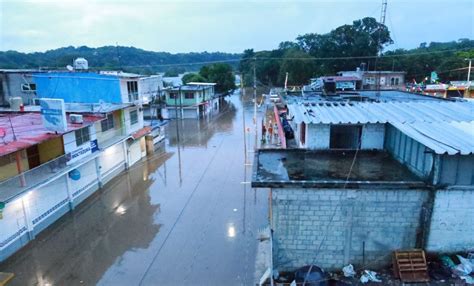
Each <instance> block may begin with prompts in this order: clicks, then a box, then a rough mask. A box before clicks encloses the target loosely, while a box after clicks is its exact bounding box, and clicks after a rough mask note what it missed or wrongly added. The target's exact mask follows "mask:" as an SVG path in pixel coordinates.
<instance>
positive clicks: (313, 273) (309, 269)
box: [295, 265, 328, 286]
mask: <svg viewBox="0 0 474 286" xmlns="http://www.w3.org/2000/svg"><path fill="white" fill-rule="evenodd" d="M327 280H328V277H327V274H326V273H325V272H324V271H323V270H322V269H321V268H319V267H318V266H316V265H306V266H304V267H301V268H299V269H298V270H296V272H295V281H296V283H304V284H305V286H327V285H328V282H327Z"/></svg>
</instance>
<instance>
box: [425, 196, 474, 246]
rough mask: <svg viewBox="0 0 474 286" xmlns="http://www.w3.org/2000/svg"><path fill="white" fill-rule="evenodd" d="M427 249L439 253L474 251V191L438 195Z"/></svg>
mask: <svg viewBox="0 0 474 286" xmlns="http://www.w3.org/2000/svg"><path fill="white" fill-rule="evenodd" d="M426 249H427V250H428V251H436V252H455V251H462V250H472V249H474V190H473V189H471V190H453V189H451V190H439V191H437V192H436V194H435V201H434V208H433V214H432V216H431V224H430V232H429V237H428V243H427V247H426Z"/></svg>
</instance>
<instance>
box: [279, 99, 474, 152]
mask: <svg viewBox="0 0 474 286" xmlns="http://www.w3.org/2000/svg"><path fill="white" fill-rule="evenodd" d="M288 110H289V114H290V116H291V117H293V121H294V122H295V123H298V124H299V123H302V122H304V123H306V124H311V123H312V124H366V123H390V124H392V125H393V126H395V127H396V128H397V129H399V130H400V131H401V132H403V133H405V134H406V135H407V136H409V137H411V138H413V139H414V140H416V141H418V142H420V143H422V144H424V145H425V146H427V147H428V148H430V149H432V150H434V151H435V152H436V153H437V154H445V153H447V154H450V155H454V154H458V153H459V154H462V155H466V154H473V153H474V102H470V101H465V102H461V101H458V102H429V101H425V102H421V101H418V102H371V103H367V102H363V103H334V102H321V103H313V104H290V105H288Z"/></svg>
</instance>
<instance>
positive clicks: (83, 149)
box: [63, 124, 97, 164]
mask: <svg viewBox="0 0 474 286" xmlns="http://www.w3.org/2000/svg"><path fill="white" fill-rule="evenodd" d="M95 126H96V125H95V124H93V125H90V126H89V137H90V141H89V142H84V143H83V144H81V145H79V146H78V145H77V142H76V133H75V131H72V132H69V133H66V134H64V135H63V142H64V153H65V154H79V155H77V156H75V155H71V159H70V160H69V161H68V164H72V163H74V162H76V161H78V160H80V159H82V158H85V157H87V156H89V155H90V154H92V141H94V140H96V139H97V136H96V135H97V134H96V129H95ZM84 127H86V126H84Z"/></svg>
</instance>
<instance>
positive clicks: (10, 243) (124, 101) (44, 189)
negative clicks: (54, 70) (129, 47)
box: [0, 73, 151, 260]
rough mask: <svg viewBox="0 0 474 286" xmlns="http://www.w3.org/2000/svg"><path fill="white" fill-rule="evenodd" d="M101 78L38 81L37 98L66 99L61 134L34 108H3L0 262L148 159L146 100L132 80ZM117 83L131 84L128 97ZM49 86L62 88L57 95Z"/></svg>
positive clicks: (70, 75)
mask: <svg viewBox="0 0 474 286" xmlns="http://www.w3.org/2000/svg"><path fill="white" fill-rule="evenodd" d="M103 76H105V75H99V76H98V75H97V74H94V75H93V77H92V75H90V76H89V75H88V73H67V74H66V75H63V74H61V73H60V74H54V75H52V76H51V78H50V79H48V78H43V77H41V75H40V76H39V77H38V79H39V80H38V82H37V86H38V87H39V88H38V90H37V92H38V97H39V98H46V97H47V96H48V95H53V98H60V97H61V96H63V95H61V94H64V97H65V99H64V101H66V103H65V105H64V106H65V121H66V122H67V127H66V129H65V130H64V131H56V132H51V131H50V130H48V129H47V128H46V125H44V124H45V123H44V120H45V119H44V118H42V117H41V114H40V113H39V112H40V111H42V110H41V108H42V107H41V108H40V107H39V106H27V107H25V111H24V112H21V113H19V114H18V113H11V112H8V111H6V110H4V111H3V113H2V117H1V119H2V120H0V130H3V133H2V134H4V135H5V136H3V138H2V139H3V142H0V158H1V159H0V160H1V161H2V166H0V168H1V174H2V176H3V178H2V179H3V180H2V181H0V202H2V203H3V204H1V205H3V206H4V208H3V209H0V212H2V214H3V215H2V216H1V217H2V218H1V219H0V228H1V229H2V232H0V260H4V259H6V258H7V257H9V256H10V255H11V254H13V253H14V252H15V251H17V250H18V249H20V248H21V247H23V246H24V245H26V244H27V243H28V242H29V241H31V240H32V239H34V238H35V237H36V235H37V234H38V233H39V232H41V231H42V230H43V229H44V228H46V227H47V226H48V225H50V224H52V223H53V222H55V221H56V220H57V219H59V218H60V217H61V216H62V215H63V214H65V213H66V212H68V211H70V210H72V209H74V208H75V206H77V205H78V204H79V203H81V202H82V201H83V200H84V199H86V198H87V197H89V196H90V195H91V194H93V193H94V192H95V191H96V190H98V189H99V188H101V187H102V186H103V185H104V184H105V183H107V182H108V181H110V180H111V179H112V178H114V177H115V176H117V175H118V174H120V173H121V172H122V171H123V170H125V169H127V168H129V167H130V166H132V165H133V164H136V163H137V162H139V161H140V160H141V159H142V158H143V157H144V156H146V154H147V152H146V142H145V136H146V135H147V134H149V133H150V130H151V128H150V127H147V126H145V125H144V120H143V107H142V104H141V103H142V102H143V99H142V98H141V93H140V92H138V93H137V94H135V91H136V90H137V89H136V86H135V83H131V82H139V81H138V80H137V81H135V80H129V78H128V77H127V80H122V79H120V80H117V78H114V77H113V76H112V78H110V77H111V76H110V75H107V77H106V78H104V77H103ZM91 77H92V78H91ZM35 79H37V78H36V77H35ZM63 81H64V82H63ZM121 82H124V83H125V84H124V85H125V86H127V87H130V90H128V89H127V91H126V93H125V92H123V90H122V89H120V83H121ZM111 83H113V85H111ZM130 83H131V84H130ZM51 85H53V86H58V88H59V87H61V91H60V92H58V93H56V92H54V88H52V87H51ZM104 89H105V91H104ZM67 90H69V92H70V93H68V92H67ZM107 90H108V91H109V92H107ZM71 94H74V96H72V95H71ZM98 95H104V97H102V98H101V99H100V97H98ZM104 99H107V100H110V102H104V101H103V100H104ZM45 114H46V113H45ZM3 123H5V124H3ZM3 163H5V164H3Z"/></svg>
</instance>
